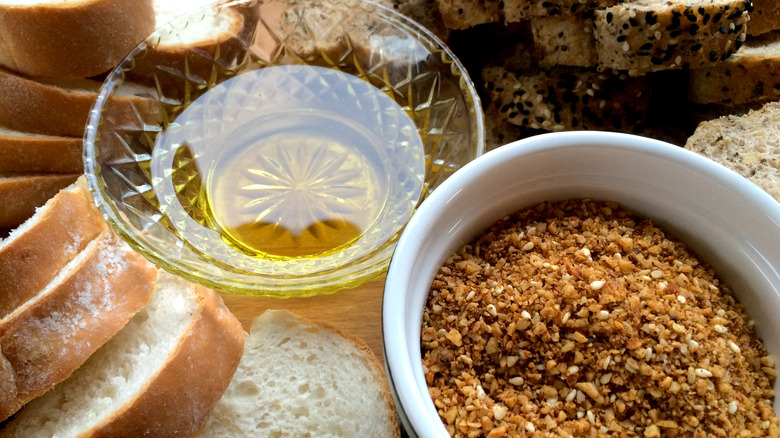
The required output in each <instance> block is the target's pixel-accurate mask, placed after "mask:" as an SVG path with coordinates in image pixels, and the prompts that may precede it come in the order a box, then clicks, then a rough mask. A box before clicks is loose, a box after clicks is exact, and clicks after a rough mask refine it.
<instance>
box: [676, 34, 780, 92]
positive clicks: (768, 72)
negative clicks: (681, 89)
mask: <svg viewBox="0 0 780 438" xmlns="http://www.w3.org/2000/svg"><path fill="white" fill-rule="evenodd" d="M688 97H689V98H690V100H691V101H693V102H696V103H715V102H718V103H726V104H730V105H739V104H744V103H749V102H761V101H767V100H775V99H780V31H776V32H771V33H768V34H764V35H761V36H759V37H755V38H751V39H749V40H748V41H746V42H745V44H744V45H743V46H742V48H741V49H740V50H739V51H738V52H737V53H735V54H734V56H732V57H731V58H729V59H727V60H725V61H724V62H722V63H720V64H718V65H715V66H712V67H708V68H704V69H697V70H692V71H691V73H690V88H689V92H688Z"/></svg>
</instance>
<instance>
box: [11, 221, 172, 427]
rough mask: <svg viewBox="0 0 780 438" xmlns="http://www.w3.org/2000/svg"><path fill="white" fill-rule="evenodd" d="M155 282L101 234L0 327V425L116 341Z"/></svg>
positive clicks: (138, 260)
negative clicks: (112, 338) (112, 339)
mask: <svg viewBox="0 0 780 438" xmlns="http://www.w3.org/2000/svg"><path fill="white" fill-rule="evenodd" d="M156 275H157V271H156V269H154V267H153V266H151V264H149V263H148V262H147V261H146V260H145V259H144V258H143V257H142V256H141V255H139V254H138V253H136V252H134V251H132V250H131V249H130V248H129V247H127V245H125V244H124V243H123V242H121V241H120V240H119V238H118V237H116V236H115V235H114V234H113V233H111V231H110V230H108V229H107V230H105V231H104V232H103V233H102V234H101V235H100V236H98V237H97V238H96V239H95V240H93V241H92V242H90V243H89V245H87V247H86V248H85V249H84V250H83V251H82V252H80V253H79V255H78V256H76V257H75V258H74V259H73V260H71V261H70V262H69V263H68V264H66V265H65V266H64V267H63V268H62V270H61V271H60V272H59V273H58V274H57V275H56V276H55V277H54V278H53V279H52V280H51V281H50V282H49V283H48V284H47V285H46V286H45V287H44V288H42V289H41V290H40V291H39V292H38V294H37V295H35V296H33V297H32V298H30V299H29V300H27V301H26V302H24V303H23V304H22V305H20V306H19V307H17V308H16V309H15V310H14V311H13V312H12V313H10V314H8V315H6V316H5V317H4V318H3V319H2V320H0V363H3V364H4V365H3V368H5V369H6V370H7V372H4V373H0V388H3V389H5V390H4V391H1V392H0V419H5V418H7V417H8V416H9V415H11V414H12V413H14V412H16V411H17V410H18V409H19V408H21V407H22V406H23V405H24V404H25V403H27V402H29V401H30V400H32V399H33V398H35V397H38V396H40V395H42V394H43V393H45V392H46V391H48V390H50V389H51V388H52V386H54V385H55V384H57V383H59V382H61V381H63V380H64V379H66V378H67V377H68V376H69V375H70V374H71V373H72V372H73V371H75V370H76V369H77V368H78V367H79V366H81V364H82V363H84V361H85V360H86V359H87V358H88V357H89V356H90V355H92V353H94V352H95V351H96V350H97V349H98V348H99V347H100V346H101V345H103V344H104V343H105V342H106V341H108V340H109V339H110V338H111V337H112V336H114V334H116V333H117V332H118V331H119V330H120V329H121V328H122V327H123V326H124V325H125V324H126V323H127V321H129V320H130V318H131V317H132V316H133V315H134V314H135V313H136V312H138V311H139V310H140V309H141V308H142V307H143V306H145V305H146V303H148V302H149V299H150V298H151V296H152V293H153V291H154V285H153V282H154V279H155V277H156ZM28 436H32V435H28ZM39 436H40V435H39Z"/></svg>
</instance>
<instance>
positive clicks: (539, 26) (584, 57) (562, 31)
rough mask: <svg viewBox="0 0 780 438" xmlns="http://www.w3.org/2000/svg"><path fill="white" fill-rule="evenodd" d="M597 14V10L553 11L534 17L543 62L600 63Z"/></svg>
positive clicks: (533, 29) (540, 56) (532, 21)
mask: <svg viewBox="0 0 780 438" xmlns="http://www.w3.org/2000/svg"><path fill="white" fill-rule="evenodd" d="M593 17H594V13H593V11H589V12H586V13H584V14H576V15H569V14H566V15H551V16H548V17H538V18H534V19H533V20H531V30H532V32H533V39H534V47H535V51H536V57H537V59H538V61H539V64H540V65H542V66H546V67H552V66H554V65H570V66H575V67H591V66H594V65H597V64H598V53H597V51H596V45H595V39H594V36H593Z"/></svg>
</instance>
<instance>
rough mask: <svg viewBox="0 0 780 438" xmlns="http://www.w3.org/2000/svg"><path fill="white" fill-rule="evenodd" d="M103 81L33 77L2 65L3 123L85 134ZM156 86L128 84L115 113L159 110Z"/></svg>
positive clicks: (0, 102) (44, 131)
mask: <svg viewBox="0 0 780 438" xmlns="http://www.w3.org/2000/svg"><path fill="white" fill-rule="evenodd" d="M101 85H102V83H101V82H98V81H93V80H89V79H72V80H59V79H58V80H54V79H47V80H42V79H40V80H33V79H30V78H27V77H24V76H20V75H17V74H14V73H12V72H9V71H7V70H2V69H0V90H2V93H0V126H3V127H5V128H7V129H11V130H15V131H21V132H28V133H35V134H48V135H57V136H71V137H83V136H84V130H85V128H86V125H87V119H88V117H89V111H90V109H91V108H92V104H93V103H94V101H95V98H96V97H97V94H98V91H99V90H100V87H101ZM152 92H153V90H148V89H146V88H143V87H132V86H129V85H128V86H125V87H123V88H122V93H125V94H121V95H117V97H116V98H114V99H112V105H115V106H116V107H119V108H118V109H119V111H120V112H118V113H114V114H115V117H127V118H131V117H136V116H135V113H136V111H138V112H141V113H142V114H146V113H148V112H149V111H153V110H155V109H156V108H155V103H154V100H150V99H149V97H150V96H154V94H151V93H152Z"/></svg>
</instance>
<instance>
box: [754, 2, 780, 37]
mask: <svg viewBox="0 0 780 438" xmlns="http://www.w3.org/2000/svg"><path fill="white" fill-rule="evenodd" d="M752 2H753V10H752V11H750V25H749V26H748V35H754V36H755V35H761V34H764V33H767V32H771V31H773V30H777V29H780V0H752Z"/></svg>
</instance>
